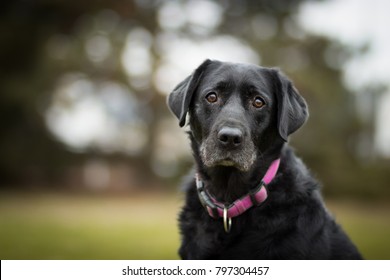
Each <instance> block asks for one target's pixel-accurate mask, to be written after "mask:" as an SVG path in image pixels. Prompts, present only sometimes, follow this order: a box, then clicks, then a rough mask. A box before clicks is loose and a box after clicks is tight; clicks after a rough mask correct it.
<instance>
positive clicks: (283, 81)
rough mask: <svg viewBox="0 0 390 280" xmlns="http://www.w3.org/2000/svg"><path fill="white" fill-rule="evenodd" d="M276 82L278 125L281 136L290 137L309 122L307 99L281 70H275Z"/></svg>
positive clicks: (285, 138)
mask: <svg viewBox="0 0 390 280" xmlns="http://www.w3.org/2000/svg"><path fill="white" fill-rule="evenodd" d="M273 71H274V76H275V81H276V98H277V115H278V119H277V123H278V130H279V134H280V136H281V137H282V138H283V140H284V141H287V139H288V136H289V135H290V134H291V133H293V132H295V131H296V130H298V129H299V128H300V127H301V126H302V125H303V124H304V123H305V122H306V120H307V118H308V116H309V111H308V108H307V105H306V101H305V99H303V97H302V96H301V95H300V94H299V92H298V90H297V89H296V88H295V87H294V86H293V84H292V82H291V81H290V80H289V79H288V78H287V77H286V76H285V75H284V74H283V73H281V72H280V71H279V70H276V69H273Z"/></svg>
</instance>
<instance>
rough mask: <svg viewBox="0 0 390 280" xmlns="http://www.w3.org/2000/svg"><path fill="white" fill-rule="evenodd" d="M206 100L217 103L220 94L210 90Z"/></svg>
mask: <svg viewBox="0 0 390 280" xmlns="http://www.w3.org/2000/svg"><path fill="white" fill-rule="evenodd" d="M206 100H207V102H209V103H215V102H217V101H218V96H217V94H216V93H215V92H210V93H208V94H207V95H206Z"/></svg>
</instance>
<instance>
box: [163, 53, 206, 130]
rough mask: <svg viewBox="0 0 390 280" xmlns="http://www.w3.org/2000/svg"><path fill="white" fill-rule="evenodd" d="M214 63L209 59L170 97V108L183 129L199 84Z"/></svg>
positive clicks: (177, 87) (179, 85)
mask: <svg viewBox="0 0 390 280" xmlns="http://www.w3.org/2000/svg"><path fill="white" fill-rule="evenodd" d="M210 63H212V61H211V60H209V59H207V60H206V61H204V62H203V63H202V64H201V65H200V66H199V67H198V68H197V69H196V70H195V71H194V72H193V73H192V75H190V76H188V77H187V78H185V79H184V81H182V82H181V83H179V84H178V85H177V86H176V87H175V89H174V90H173V91H172V92H171V93H170V94H169V96H168V101H167V103H168V107H169V109H171V111H172V112H173V113H174V114H175V116H176V117H177V118H178V119H179V125H180V126H181V127H182V126H184V125H185V123H186V115H187V112H188V109H189V106H190V103H191V99H192V95H193V94H194V92H195V90H196V88H197V86H198V84H199V82H200V81H201V79H202V76H203V73H204V71H205V70H206V68H207V66H208V65H210Z"/></svg>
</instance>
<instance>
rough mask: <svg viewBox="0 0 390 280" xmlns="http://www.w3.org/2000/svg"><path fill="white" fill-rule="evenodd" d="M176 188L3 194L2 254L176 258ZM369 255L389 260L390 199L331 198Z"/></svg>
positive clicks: (19, 256) (0, 196) (0, 205)
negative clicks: (115, 192)
mask: <svg viewBox="0 0 390 280" xmlns="http://www.w3.org/2000/svg"><path fill="white" fill-rule="evenodd" d="M180 204H181V199H180V198H178V196H174V195H170V196H169V195H157V194H153V195H133V196H129V195H126V196H123V197H118V196H108V197H106V196H87V195H82V196H81V195H63V194H38V195H37V194H35V195H32V194H30V195H26V194H24V195H16V194H4V193H0V259H177V258H178V255H177V248H178V246H179V234H178V230H177V226H176V217H177V212H178V210H179V208H180ZM328 206H329V208H330V210H331V211H332V212H333V213H334V214H335V216H336V218H337V220H338V222H339V223H341V224H342V225H343V227H344V228H345V230H346V231H347V232H348V234H349V235H350V236H351V238H352V239H353V240H354V242H355V243H356V244H357V246H358V247H359V249H360V250H361V251H362V253H363V255H364V257H365V258H367V259H390V241H389V237H390V206H387V205H385V204H384V203H381V204H361V203H350V202H349V203H347V202H342V201H330V202H328Z"/></svg>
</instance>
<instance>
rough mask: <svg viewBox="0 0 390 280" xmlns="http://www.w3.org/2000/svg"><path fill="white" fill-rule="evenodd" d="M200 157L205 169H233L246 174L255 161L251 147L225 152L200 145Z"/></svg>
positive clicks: (254, 154)
mask: <svg viewBox="0 0 390 280" xmlns="http://www.w3.org/2000/svg"><path fill="white" fill-rule="evenodd" d="M200 156H201V159H202V162H203V164H204V165H205V166H206V167H209V168H211V167H234V168H236V169H238V170H240V171H242V172H247V171H249V170H250V168H251V167H252V165H253V163H254V162H255V160H256V153H255V151H254V147H253V145H248V147H247V148H245V149H240V150H235V151H226V150H224V149H219V148H217V147H215V146H212V145H211V146H209V145H207V142H206V144H205V145H202V146H201V147H200Z"/></svg>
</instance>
